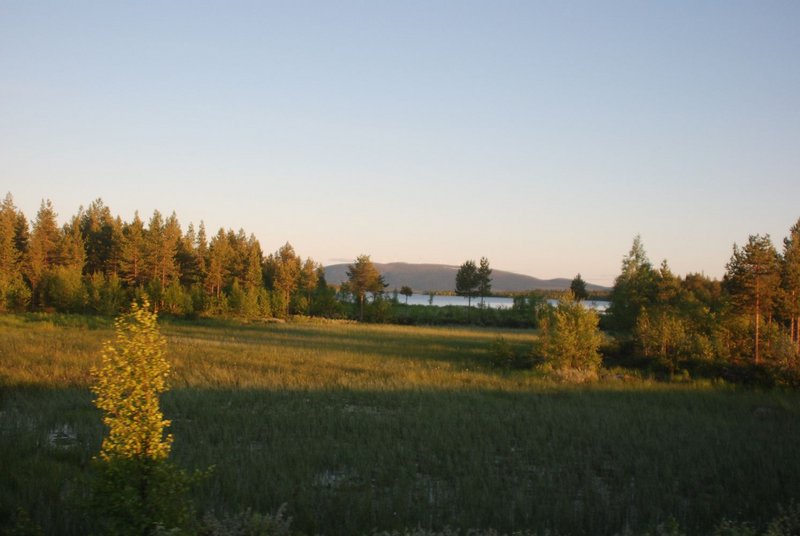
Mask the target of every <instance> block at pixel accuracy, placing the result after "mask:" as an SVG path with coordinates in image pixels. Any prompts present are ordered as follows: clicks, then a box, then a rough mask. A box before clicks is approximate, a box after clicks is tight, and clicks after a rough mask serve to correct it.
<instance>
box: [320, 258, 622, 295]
mask: <svg viewBox="0 0 800 536" xmlns="http://www.w3.org/2000/svg"><path fill="white" fill-rule="evenodd" d="M348 266H349V265H348V264H332V265H330V266H326V267H325V279H326V280H327V281H328V283H330V284H332V285H339V284H341V283H342V282H343V281H345V280H346V279H347V267H348ZM375 267H376V268H377V269H378V271H379V272H380V273H381V274H383V278H384V280H385V281H386V282H387V283H388V284H389V286H388V287H387V288H388V289H389V290H391V289H394V288H398V289H399V288H400V287H402V286H403V285H408V286H409V287H411V288H412V289H414V291H415V292H426V291H429V290H433V291H452V290H455V285H456V272H458V266H449V265H446V264H409V263H405V262H389V263H379V262H376V263H375ZM571 282H572V279H565V278H558V279H538V278H536V277H531V276H529V275H522V274H515V273H513V272H506V271H503V270H496V269H492V291H493V292H525V291H528V290H566V289H568V288H569V285H570V283H571ZM586 289H587V290H609V289H608V287H603V286H600V285H593V284H591V283H587V284H586Z"/></svg>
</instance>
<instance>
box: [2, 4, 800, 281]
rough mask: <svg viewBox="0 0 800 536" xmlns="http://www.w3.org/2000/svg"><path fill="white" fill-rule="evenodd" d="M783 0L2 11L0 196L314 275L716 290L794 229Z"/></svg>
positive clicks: (795, 85) (796, 131) (799, 145)
mask: <svg viewBox="0 0 800 536" xmlns="http://www.w3.org/2000/svg"><path fill="white" fill-rule="evenodd" d="M798 27H800V2H797V1H794V0H789V1H771V0H764V1H744V2H742V1H736V0H729V1H725V2H719V1H698V0H691V1H670V2H641V1H614V0H610V1H608V2H596V1H593V0H592V1H586V2H578V1H569V0H564V1H535V0H526V1H506V0H498V1H491V2H490V1H480V2H473V1H469V0H463V1H447V0H436V1H432V0H427V1H420V2H417V1H413V0H412V1H402V2H396V1H379V0H370V1H318V2H309V1H303V0H296V1H295V0H293V1H286V2H267V1H258V2H235V1H225V2H201V1H192V2H169V1H165V2H156V1H137V2H118V1H114V2H100V1H92V2H82V1H75V2H40V1H30V0H20V1H8V0H0V195H5V192H11V194H12V195H13V197H14V201H15V204H16V206H17V207H18V208H19V209H20V210H22V211H23V212H24V213H25V214H26V216H28V218H29V219H33V218H34V217H35V215H36V211H37V210H38V208H39V205H40V203H41V201H42V199H50V200H52V202H53V204H54V206H55V208H56V211H57V212H58V213H59V217H60V220H61V221H62V222H64V221H65V220H66V219H67V218H68V217H70V216H71V215H73V214H75V213H76V212H77V211H78V208H79V207H80V206H87V205H88V204H89V203H91V202H92V201H93V200H94V199H97V198H101V199H102V200H103V201H104V203H105V204H106V205H107V206H109V207H110V209H111V211H112V213H113V214H115V215H117V214H118V215H120V216H121V217H122V218H123V219H124V220H126V221H128V220H130V219H131V218H132V217H133V214H134V211H136V210H138V211H139V213H140V214H141V215H142V217H143V219H145V220H146V219H147V218H149V216H150V215H151V214H152V213H153V211H154V210H159V211H161V212H162V213H164V214H170V213H172V211H175V212H176V213H177V215H178V218H179V220H180V222H181V224H182V225H183V226H184V228H185V227H186V226H187V224H188V223H189V222H193V223H194V224H195V225H197V224H198V223H199V222H200V221H201V220H202V221H204V223H205V225H206V227H207V228H208V230H209V232H210V233H213V232H215V231H216V230H217V229H218V228H219V227H225V228H226V229H228V228H232V229H234V230H238V229H240V228H241V229H244V230H245V231H246V232H247V233H248V234H249V233H253V234H255V236H256V237H257V238H258V239H259V241H260V243H261V245H262V248H263V249H264V250H265V252H271V251H275V250H277V249H278V248H279V247H280V246H281V245H283V244H284V243H285V242H287V241H288V242H290V243H291V244H292V245H293V246H294V248H295V250H296V251H297V252H298V254H300V255H301V256H303V257H307V256H310V257H312V258H314V259H315V260H316V261H319V262H322V263H324V264H332V263H337V262H352V260H353V259H355V257H356V256H358V255H360V254H362V253H364V254H369V255H371V258H372V260H374V261H378V262H392V261H405V262H429V263H444V264H452V265H458V264H461V263H462V262H464V261H465V260H467V259H476V260H477V259H479V258H480V257H482V256H485V257H487V258H488V259H489V260H490V262H491V264H492V267H494V268H496V269H502V270H510V271H514V272H518V273H523V274H528V275H532V276H535V277H540V278H554V277H570V278H571V277H573V276H574V275H576V274H577V273H580V274H582V276H583V278H584V279H585V280H587V281H590V282H593V283H599V284H611V283H612V282H613V279H614V277H615V276H616V275H617V274H618V273H619V270H620V263H621V260H622V257H623V256H624V255H625V254H626V253H627V252H628V250H629V249H630V246H631V243H632V241H633V238H634V236H636V235H637V234H639V235H641V238H642V241H643V244H644V246H645V249H646V251H647V253H648V255H649V257H650V259H651V261H652V262H653V263H654V264H657V263H660V262H661V260H662V259H667V260H668V262H669V264H670V266H671V267H672V269H673V271H674V272H676V273H679V274H686V273H691V272H703V273H705V274H706V275H709V276H711V277H721V276H722V275H723V273H724V270H725V264H726V262H728V260H729V259H730V256H731V251H732V246H733V244H734V242H736V243H738V244H742V243H745V242H746V241H747V239H748V236H749V235H751V234H769V235H770V236H771V237H772V238H773V240H774V242H775V243H776V246H777V247H778V248H780V247H781V241H782V239H783V237H784V236H786V235H787V234H788V231H789V228H790V227H791V226H792V225H793V224H794V223H795V222H797V221H798V218H800V173H799V172H798V171H799V170H800V31H798Z"/></svg>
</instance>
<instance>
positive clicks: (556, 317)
mask: <svg viewBox="0 0 800 536" xmlns="http://www.w3.org/2000/svg"><path fill="white" fill-rule="evenodd" d="M598 322H599V318H598V316H597V313H596V312H594V311H592V310H590V309H586V308H585V307H583V306H582V305H581V304H580V303H578V302H577V301H574V300H570V299H562V300H561V301H560V302H559V304H558V307H555V308H550V310H549V311H545V312H544V313H543V315H542V318H541V320H540V323H541V336H540V338H539V341H538V342H537V344H536V346H535V353H536V355H537V356H539V357H541V359H542V360H543V362H544V367H545V368H546V369H551V370H556V371H564V370H566V369H573V370H579V371H584V372H588V373H592V372H596V371H597V369H599V368H600V364H601V358H600V353H599V351H598V350H599V348H600V344H601V343H602V342H603V336H602V334H601V333H600V330H599V329H598V327H597V324H598Z"/></svg>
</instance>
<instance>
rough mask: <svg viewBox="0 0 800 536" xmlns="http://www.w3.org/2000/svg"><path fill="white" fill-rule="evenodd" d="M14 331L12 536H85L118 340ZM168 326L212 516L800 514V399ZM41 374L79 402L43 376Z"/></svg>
mask: <svg viewBox="0 0 800 536" xmlns="http://www.w3.org/2000/svg"><path fill="white" fill-rule="evenodd" d="M15 322H17V321H12V320H8V321H7V322H6V324H5V325H4V327H3V330H4V331H3V333H4V335H6V337H5V339H4V340H3V341H2V342H0V360H3V359H5V358H6V357H7V354H8V352H9V351H10V350H9V349H10V348H13V349H14V351H15V352H17V353H18V354H22V357H24V358H25V359H29V360H31V361H36V359H37V356H38V359H39V361H40V364H39V365H36V366H35V367H32V368H30V369H29V370H27V371H25V373H24V374H22V375H21V376H20V377H24V378H25V379H26V380H25V381H24V382H23V381H20V382H16V383H13V382H12V379H13V378H15V377H16V376H15V371H14V370H11V369H10V367H8V366H6V365H5V364H4V363H11V361H5V362H3V361H0V373H1V374H3V376H0V377H2V378H5V380H4V381H5V383H4V387H2V391H0V532H2V527H4V526H7V525H8V523H9V522H10V519H11V517H12V515H13V512H14V511H15V510H16V509H17V508H18V507H22V508H24V509H26V510H27V511H28V512H29V513H30V514H31V517H32V518H33V519H34V520H35V521H36V522H37V523H39V524H40V525H41V526H42V527H43V528H44V529H45V532H46V533H48V534H83V533H85V532H86V531H87V530H88V529H89V528H90V527H91V524H90V520H88V519H87V517H86V509H85V508H84V507H83V504H84V502H83V501H84V500H85V494H86V489H87V480H88V476H89V475H88V471H87V469H88V466H89V461H90V460H91V457H92V456H93V455H94V454H95V453H97V452H98V450H99V446H100V441H101V438H102V433H103V430H102V427H101V425H100V415H99V413H98V412H97V411H96V410H95V409H93V407H92V405H91V396H90V394H89V393H88V389H87V388H86V386H85V381H86V380H85V379H86V378H87V376H86V372H85V370H84V368H85V366H88V365H82V364H83V363H84V362H88V361H91V359H92V358H91V355H92V351H93V348H95V344H96V347H97V348H99V344H100V341H102V340H103V339H104V338H107V337H108V335H110V333H111V332H110V331H108V329H107V328H104V327H102V326H101V327H98V329H97V330H90V329H87V328H88V326H86V325H83V326H80V325H74V326H70V325H66V326H62V325H59V326H57V327H54V328H46V329H45V328H43V327H42V329H43V331H36V329H39V327H37V328H31V323H30V322H21V323H15ZM39 324H41V323H37V324H36V325H37V326H39ZM40 327H41V326H40ZM164 331H165V333H167V336H168V339H169V341H170V342H169V345H170V349H171V353H172V355H173V356H174V359H175V369H176V370H175V380H176V388H175V389H174V390H173V391H171V392H169V393H167V395H166V396H165V397H164V400H163V406H164V410H165V413H166V415H167V417H168V418H170V419H172V421H173V424H172V426H171V429H170V431H171V432H172V433H173V434H174V435H175V444H174V447H173V459H174V460H175V461H176V462H177V463H178V464H179V465H181V466H183V467H186V468H189V469H197V468H199V469H202V468H205V467H208V466H210V465H214V466H215V468H214V470H213V472H212V473H211V475H210V476H209V477H208V478H207V479H206V480H205V481H203V482H202V483H201V484H200V485H199V486H198V487H197V488H196V490H195V499H196V504H197V506H198V509H199V510H200V511H201V512H203V511H208V510H215V511H216V512H217V513H222V512H226V511H227V512H231V511H239V510H243V509H245V508H253V509H255V510H259V511H264V512H267V511H275V510H276V509H277V508H278V506H280V504H282V503H288V511H289V514H290V515H292V516H293V517H294V527H295V528H296V529H297V530H301V531H304V532H306V533H308V534H313V533H324V534H328V535H352V534H363V533H370V532H371V531H372V530H373V529H375V528H379V529H394V528H401V527H416V526H422V527H432V528H441V527H443V526H445V525H450V526H452V527H462V528H468V527H480V528H488V527H494V528H496V529H498V530H501V531H511V530H515V529H523V528H529V529H539V530H544V529H550V530H552V531H556V532H559V533H562V534H615V533H620V532H622V531H624V530H626V529H629V530H632V531H634V532H643V531H644V530H649V529H652V528H653V527H655V526H656V525H658V524H659V523H662V522H665V521H667V520H668V519H671V518H672V519H675V520H676V521H677V522H678V523H679V524H680V525H681V526H682V527H683V528H684V529H686V530H688V531H690V532H691V533H695V534H706V533H709V532H710V531H711V529H712V528H713V527H714V526H715V525H716V524H717V523H719V522H720V521H721V520H722V519H724V518H729V519H734V520H747V521H751V522H753V523H755V524H757V525H758V524H763V523H764V522H765V521H766V520H768V519H770V518H771V517H772V516H774V514H775V512H776V509H777V506H778V505H779V504H788V502H789V501H790V500H791V499H793V498H795V499H796V498H799V497H800V456H798V455H797V449H798V447H797V445H800V404H798V402H800V397H799V396H798V395H797V394H796V393H792V392H781V391H771V392H761V391H754V390H743V389H734V388H731V387H727V386H712V385H707V384H704V385H700V384H691V383H690V384H680V385H671V384H657V383H652V382H637V383H633V384H621V383H614V384H606V385H604V384H595V385H591V386H585V387H570V386H560V385H556V384H552V383H548V382H544V381H542V380H539V379H536V378H532V377H530V376H526V375H524V374H523V375H520V374H517V373H511V374H506V373H496V372H494V371H492V370H491V369H490V368H489V367H488V366H486V365H485V364H484V363H483V362H482V360H483V359H488V356H486V357H482V356H484V354H485V352H486V349H487V348H488V346H489V345H490V344H491V341H492V340H493V339H494V337H495V336H496V335H497V333H496V332H491V331H488V332H486V331H470V330H436V329H434V330H424V329H420V328H398V327H387V328H383V327H372V326H370V327H362V326H353V325H344V326H342V325H332V326H319V325H311V326H296V325H285V326H284V325H281V326H266V327H264V326H239V325H233V324H232V325H226V324H224V323H223V324H214V323H210V324H204V325H200V326H191V325H186V324H177V325H167V326H165V327H164ZM33 335H37V336H36V337H34V336H33ZM508 336H509V337H511V338H512V340H514V341H515V342H516V343H518V344H522V343H523V342H524V341H525V340H528V339H529V338H530V334H525V333H517V334H513V333H509V334H508ZM98 337H99V338H98ZM95 339H97V341H96V343H95ZM37 341H38V342H37ZM270 341H272V342H270ZM37 345H38V346H37ZM40 354H45V355H40ZM18 358H19V357H18ZM48 360H49V361H53V363H52V367H53V369H54V370H57V371H59V372H58V375H59V376H58V377H59V378H62V380H59V381H64V382H65V383H66V385H67V387H59V385H58V381H56V380H53V379H52V378H48V377H46V376H44V372H43V371H44V370H46V366H45V365H46V364H47V363H48V362H49V361H48ZM13 364H14V367H16V366H18V365H19V361H17V360H15V361H13ZM67 365H69V366H67ZM4 366H5V367H6V368H4ZM73 369H74V370H73ZM353 369H358V371H357V372H353ZM31 378H39V380H37V381H31ZM287 378H288V379H287ZM342 378H345V379H342ZM236 385H239V387H236ZM65 425H66V428H65ZM65 429H66V430H67V433H66V434H63V433H61V432H63V431H64V430H65Z"/></svg>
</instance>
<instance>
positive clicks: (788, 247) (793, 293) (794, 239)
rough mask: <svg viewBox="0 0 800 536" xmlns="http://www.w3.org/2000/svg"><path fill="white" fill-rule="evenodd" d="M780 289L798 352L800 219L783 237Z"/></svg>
mask: <svg viewBox="0 0 800 536" xmlns="http://www.w3.org/2000/svg"><path fill="white" fill-rule="evenodd" d="M781 289H782V291H783V296H782V297H783V300H782V301H783V309H784V311H785V313H786V316H788V317H789V325H790V327H789V334H790V336H791V338H792V341H793V342H794V345H795V352H797V353H800V220H797V223H795V224H794V226H792V228H791V229H790V231H789V236H788V237H786V238H784V239H783V256H782V258H781Z"/></svg>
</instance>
